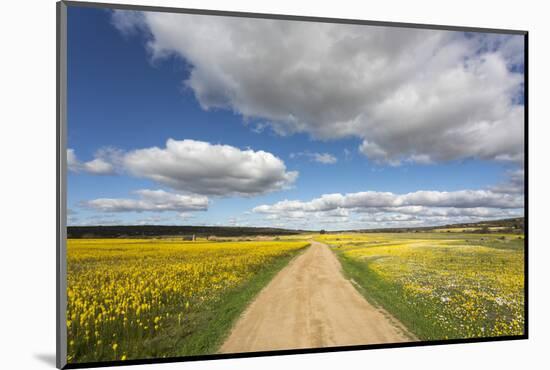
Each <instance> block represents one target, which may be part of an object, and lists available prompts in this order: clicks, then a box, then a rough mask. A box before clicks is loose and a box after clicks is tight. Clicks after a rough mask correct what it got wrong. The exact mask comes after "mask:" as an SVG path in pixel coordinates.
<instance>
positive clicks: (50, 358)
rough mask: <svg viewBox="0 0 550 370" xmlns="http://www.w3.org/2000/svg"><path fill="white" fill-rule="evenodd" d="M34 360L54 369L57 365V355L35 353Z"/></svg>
mask: <svg viewBox="0 0 550 370" xmlns="http://www.w3.org/2000/svg"><path fill="white" fill-rule="evenodd" d="M34 358H36V359H37V360H40V361H41V362H43V363H45V364H46V365H50V366H52V367H55V365H56V363H55V353H35V354H34Z"/></svg>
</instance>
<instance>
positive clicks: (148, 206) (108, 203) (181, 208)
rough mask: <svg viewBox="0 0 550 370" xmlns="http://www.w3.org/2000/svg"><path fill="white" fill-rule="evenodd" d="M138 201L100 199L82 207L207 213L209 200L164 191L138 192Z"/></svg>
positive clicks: (110, 209)
mask: <svg viewBox="0 0 550 370" xmlns="http://www.w3.org/2000/svg"><path fill="white" fill-rule="evenodd" d="M135 194H137V196H138V199H125V198H99V199H94V200H88V201H85V202H83V203H82V206H84V207H88V208H92V209H95V210H98V211H102V212H148V211H149V212H170V211H175V212H189V211H206V210H207V209H208V198H207V197H205V196H201V195H182V194H174V193H169V192H166V191H164V190H148V189H143V190H137V191H135Z"/></svg>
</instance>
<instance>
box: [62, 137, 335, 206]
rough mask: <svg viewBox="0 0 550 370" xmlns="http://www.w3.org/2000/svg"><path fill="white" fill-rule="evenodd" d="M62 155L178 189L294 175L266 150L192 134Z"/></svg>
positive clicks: (73, 164)
mask: <svg viewBox="0 0 550 370" xmlns="http://www.w3.org/2000/svg"><path fill="white" fill-rule="evenodd" d="M322 159H323V160H327V158H324V157H323V158H322ZM328 160H330V158H329V159H328ZM67 161H68V167H69V170H71V171H74V172H87V173H92V174H102V175H103V174H114V173H125V174H129V175H132V176H135V177H141V178H147V179H151V180H153V181H155V182H157V183H158V184H161V185H164V186H168V187H170V188H172V189H174V190H176V191H179V192H186V193H195V194H203V195H217V196H233V195H239V196H252V195H258V194H264V193H269V192H272V191H276V190H282V189H285V188H287V187H290V186H291V185H292V184H293V183H294V181H295V180H296V178H297V177H298V172H297V171H287V169H286V166H285V163H284V162H283V161H282V160H281V159H279V158H278V157H276V156H275V155H273V154H271V153H268V152H265V151H261V150H259V151H254V150H252V149H246V150H241V149H239V148H236V147H233V146H229V145H221V144H211V143H208V142H204V141H196V140H174V139H168V140H167V142H166V147H165V148H158V147H150V148H143V149H136V150H132V151H128V152H122V151H120V150H116V149H112V148H108V149H101V150H99V151H98V152H97V153H96V157H95V159H93V160H92V161H89V162H80V161H79V160H78V159H77V158H76V155H75V153H74V150H73V149H68V150H67Z"/></svg>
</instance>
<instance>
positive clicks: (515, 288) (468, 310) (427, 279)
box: [318, 233, 525, 340]
mask: <svg viewBox="0 0 550 370" xmlns="http://www.w3.org/2000/svg"><path fill="white" fill-rule="evenodd" d="M318 239H320V241H323V242H325V243H327V244H329V245H330V246H331V247H332V249H333V251H334V252H335V253H336V254H337V256H338V257H339V259H340V261H341V263H342V266H343V269H344V272H345V273H346V274H347V275H348V277H350V278H351V279H353V281H354V282H355V283H356V285H358V286H359V290H360V291H361V292H362V293H363V294H364V295H365V296H366V298H367V299H368V300H369V301H371V302H373V303H375V304H378V305H381V306H382V307H384V308H385V309H386V310H387V311H389V312H390V313H391V314H393V315H394V316H395V317H397V318H398V319H399V320H400V321H401V322H402V323H403V324H405V326H407V327H408V328H409V330H411V331H412V332H413V333H415V334H416V335H417V336H418V337H419V338H420V339H423V340H442V339H454V338H479V337H497V336H508V335H522V334H523V331H524V322H525V321H524V317H525V316H524V240H523V236H522V235H517V234H513V235H512V234H509V235H504V234H502V235H497V234H466V233H396V234H379V233H370V234H368V233H367V234H331V235H321V236H320V237H318Z"/></svg>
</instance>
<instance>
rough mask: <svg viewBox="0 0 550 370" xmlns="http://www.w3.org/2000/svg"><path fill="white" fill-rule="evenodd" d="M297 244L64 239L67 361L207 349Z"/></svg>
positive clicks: (300, 246)
mask: <svg viewBox="0 0 550 370" xmlns="http://www.w3.org/2000/svg"><path fill="white" fill-rule="evenodd" d="M308 245H309V243H308V242H304V241H234V242H233V241H228V242H210V241H194V242H189V241H181V240H174V239H172V240H169V239H140V240H138V239H69V240H68V245H67V342H68V354H67V360H68V362H69V363H75V362H95V361H112V360H127V359H143V358H149V357H170V356H184V355H194V354H205V353H211V352H213V351H215V350H216V346H218V345H219V344H220V340H221V339H222V338H223V335H225V334H226V333H227V331H228V329H230V326H231V324H232V322H233V321H234V320H235V319H236V318H237V317H238V315H239V314H240V312H241V311H242V309H243V308H244V307H245V305H246V303H247V302H248V301H249V300H250V299H251V298H252V297H253V296H254V295H255V294H256V293H257V291H259V289H261V287H262V286H263V285H264V284H265V283H266V282H267V281H269V278H270V277H271V276H272V275H273V274H274V273H275V272H276V271H277V269H279V268H281V267H282V266H284V264H285V263H286V262H287V261H288V260H289V259H290V258H292V257H293V256H294V255H296V253H298V251H300V250H301V249H303V248H305V247H307V246H308Z"/></svg>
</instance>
